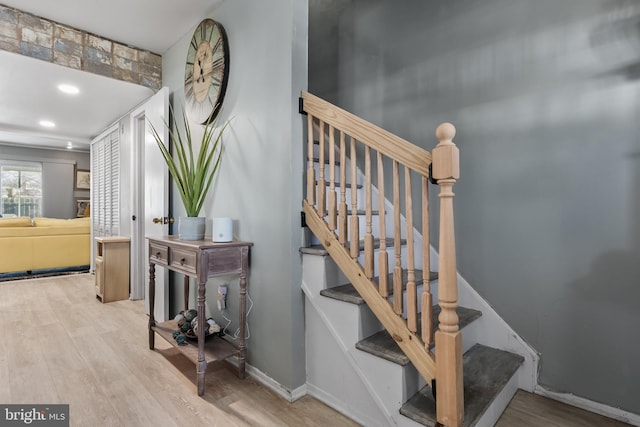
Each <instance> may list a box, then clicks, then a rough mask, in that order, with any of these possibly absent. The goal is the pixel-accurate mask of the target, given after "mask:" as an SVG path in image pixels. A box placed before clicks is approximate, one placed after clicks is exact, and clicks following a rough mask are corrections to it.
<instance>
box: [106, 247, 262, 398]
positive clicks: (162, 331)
mask: <svg viewBox="0 0 640 427" xmlns="http://www.w3.org/2000/svg"><path fill="white" fill-rule="evenodd" d="M148 239H149V313H150V315H149V348H150V349H152V350H153V349H154V347H155V334H156V333H158V335H160V336H161V337H162V338H164V339H165V340H166V341H167V342H168V343H170V344H172V345H174V346H176V347H177V348H178V350H180V351H181V352H182V354H184V355H185V356H186V357H187V358H189V359H190V360H192V361H193V362H195V364H196V375H197V381H198V384H197V387H198V395H200V396H202V395H203V394H204V375H205V372H206V370H207V363H210V362H214V361H217V360H224V359H226V358H228V357H231V356H237V357H238V376H239V377H240V378H244V376H245V359H246V357H247V346H246V342H245V326H246V321H247V308H246V298H247V274H248V272H249V248H250V247H251V246H253V243H249V242H240V241H233V242H228V243H213V242H212V241H211V240H207V241H205V240H200V241H185V240H180V239H178V238H177V236H164V237H148ZM96 264H97V263H96ZM156 265H157V266H159V267H162V268H166V269H169V270H172V271H177V272H179V273H183V274H185V275H186V276H185V282H184V286H185V304H186V302H187V301H188V299H189V280H188V277H195V278H196V283H197V286H198V306H197V309H198V323H199V324H200V325H204V324H205V322H206V318H205V314H204V310H205V309H204V302H205V300H206V285H207V279H208V278H210V277H215V276H225V275H230V274H237V275H238V276H240V278H239V283H238V286H239V288H240V292H239V301H238V306H239V310H238V312H239V313H238V315H239V322H240V325H239V336H238V341H237V346H236V345H234V344H232V343H230V342H228V341H227V340H225V339H223V338H221V337H209V338H208V339H206V340H205V336H204V332H203V331H204V328H200V329H199V330H198V339H197V342H196V343H193V342H190V343H188V344H187V345H181V346H178V345H177V344H176V341H175V339H174V338H173V331H175V330H176V329H178V325H177V323H176V322H175V321H174V320H169V321H167V322H162V323H156V321H155V319H154V317H153V313H154V307H155V301H154V300H155V289H156V286H155V271H156ZM96 271H97V268H96ZM185 309H186V307H185Z"/></svg>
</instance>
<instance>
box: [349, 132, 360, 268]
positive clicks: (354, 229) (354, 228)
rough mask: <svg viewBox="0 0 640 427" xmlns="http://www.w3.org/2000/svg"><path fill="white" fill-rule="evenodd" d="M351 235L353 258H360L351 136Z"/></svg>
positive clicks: (353, 148)
mask: <svg viewBox="0 0 640 427" xmlns="http://www.w3.org/2000/svg"><path fill="white" fill-rule="evenodd" d="M350 139H351V153H350V157H351V223H350V226H351V233H350V238H349V248H350V254H351V258H353V259H356V258H358V257H359V256H360V231H359V227H360V219H359V218H358V193H357V185H356V184H357V178H358V175H357V165H356V139H355V138H354V137H353V136H351V137H350Z"/></svg>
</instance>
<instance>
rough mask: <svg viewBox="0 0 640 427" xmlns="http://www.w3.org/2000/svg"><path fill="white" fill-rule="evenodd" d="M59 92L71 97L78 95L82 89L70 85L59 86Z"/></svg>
mask: <svg viewBox="0 0 640 427" xmlns="http://www.w3.org/2000/svg"><path fill="white" fill-rule="evenodd" d="M58 90H59V91H60V92H64V93H67V94H69V95H77V94H78V93H79V92H80V89H78V88H77V87H76V86H73V85H69V84H60V85H58Z"/></svg>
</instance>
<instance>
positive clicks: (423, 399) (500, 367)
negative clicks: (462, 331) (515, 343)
mask: <svg viewBox="0 0 640 427" xmlns="http://www.w3.org/2000/svg"><path fill="white" fill-rule="evenodd" d="M523 361H524V358H523V357H522V356H519V355H517V354H513V353H510V352H508V351H503V350H497V349H495V348H491V347H487V346H484V345H482V344H476V345H474V346H473V347H471V348H470V349H469V351H467V352H466V353H465V354H464V355H463V368H462V369H463V375H464V421H463V423H462V426H463V427H471V426H474V425H475V424H476V423H477V422H478V421H479V420H480V417H482V415H483V414H484V413H485V411H486V410H487V409H488V408H489V405H491V402H493V400H494V399H495V398H496V396H497V395H498V394H499V393H500V392H501V391H502V389H503V388H504V386H505V385H506V384H507V382H509V380H510V379H511V377H512V376H513V375H514V374H515V373H516V371H517V370H518V368H519V367H520V365H521V364H522V362H523ZM436 387H437V384H436ZM400 413H401V414H402V415H404V416H406V417H408V418H410V419H412V420H413V421H415V422H417V423H420V424H422V425H425V426H431V427H435V426H438V425H439V424H437V423H436V402H435V400H434V399H433V395H432V392H431V388H430V387H429V386H425V387H424V388H422V390H420V391H419V392H418V393H416V394H415V395H414V396H413V397H411V398H410V399H409V400H408V401H407V402H406V403H405V404H404V405H403V406H402V408H400Z"/></svg>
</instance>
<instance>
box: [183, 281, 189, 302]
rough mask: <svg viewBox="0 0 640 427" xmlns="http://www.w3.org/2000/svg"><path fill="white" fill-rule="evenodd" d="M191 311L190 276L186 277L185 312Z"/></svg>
mask: <svg viewBox="0 0 640 427" xmlns="http://www.w3.org/2000/svg"><path fill="white" fill-rule="evenodd" d="M187 310H189V276H187V275H186V274H185V276H184V311H187Z"/></svg>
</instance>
